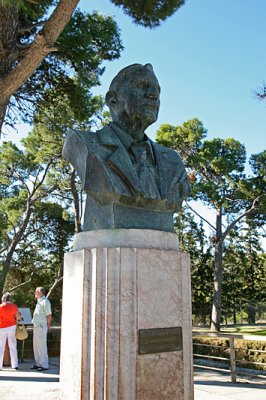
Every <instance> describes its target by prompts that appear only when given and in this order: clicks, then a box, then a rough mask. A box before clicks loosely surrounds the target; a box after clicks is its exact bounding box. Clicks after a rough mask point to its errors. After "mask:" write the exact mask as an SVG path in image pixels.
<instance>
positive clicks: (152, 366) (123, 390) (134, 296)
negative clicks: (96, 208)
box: [60, 231, 193, 400]
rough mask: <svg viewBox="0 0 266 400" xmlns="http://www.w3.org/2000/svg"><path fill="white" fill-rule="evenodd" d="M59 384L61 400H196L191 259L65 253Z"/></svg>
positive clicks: (133, 252)
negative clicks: (193, 364) (194, 391)
mask: <svg viewBox="0 0 266 400" xmlns="http://www.w3.org/2000/svg"><path fill="white" fill-rule="evenodd" d="M148 233H149V231H147V234H148ZM153 234H154V231H153ZM158 234H159V233H158ZM163 234H165V232H164V233H163ZM169 235H172V234H169ZM83 236H84V233H83ZM121 244H123V243H121ZM166 328H167V329H166ZM168 328H170V329H168ZM172 332H178V334H175V333H172ZM169 346H170V347H169ZM60 382H61V392H62V399H64V400H105V399H106V400H107V399H108V400H193V383H192V382H193V380H192V329H191V299H190V266H189V256H188V254H184V253H181V252H179V251H177V250H169V249H168V250H161V249H154V248H148V249H147V248H130V247H122V246H121V247H109V248H104V247H102V248H101V247H98V248H91V249H83V250H77V251H74V252H73V253H68V254H66V255H65V266H64V288H63V315H62V338H61V365H60Z"/></svg>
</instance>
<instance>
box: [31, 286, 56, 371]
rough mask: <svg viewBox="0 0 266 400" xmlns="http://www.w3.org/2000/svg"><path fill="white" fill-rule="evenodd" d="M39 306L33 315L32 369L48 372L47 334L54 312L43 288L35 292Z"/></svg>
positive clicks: (38, 288)
mask: <svg viewBox="0 0 266 400" xmlns="http://www.w3.org/2000/svg"><path fill="white" fill-rule="evenodd" d="M35 298H36V299H37V304H36V307H35V310H34V313H33V319H32V323H33V353H34V359H35V364H34V365H33V366H32V367H31V369H36V370H37V371H46V370H48V368H49V364H48V351H47V332H48V331H49V330H50V326H51V320H52V311H51V303H50V301H49V300H48V299H47V298H46V297H45V290H44V288H43V287H37V288H36V290H35Z"/></svg>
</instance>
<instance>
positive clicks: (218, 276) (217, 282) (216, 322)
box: [211, 210, 223, 332]
mask: <svg viewBox="0 0 266 400" xmlns="http://www.w3.org/2000/svg"><path fill="white" fill-rule="evenodd" d="M221 236H222V213H221V210H220V212H219V213H217V216H216V243H215V256H214V295H213V303H212V314H211V331H212V332H219V331H220V327H221V307H222V301H221V297H222V296H221V295H222V260H223V242H222V240H221Z"/></svg>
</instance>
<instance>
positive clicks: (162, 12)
mask: <svg viewBox="0 0 266 400" xmlns="http://www.w3.org/2000/svg"><path fill="white" fill-rule="evenodd" d="M112 3H114V4H115V5H118V6H120V7H122V8H123V11H124V12H125V13H126V14H128V15H129V16H130V17H132V18H133V20H134V22H135V23H137V24H140V25H143V26H146V27H149V28H154V27H156V26H158V25H160V22H161V21H164V20H165V19H166V18H168V17H169V16H171V15H172V14H173V13H174V12H175V11H176V10H177V9H179V8H180V7H181V6H182V5H183V4H184V3H185V0H165V1H161V0H148V1H144V0H139V1H132V0H112Z"/></svg>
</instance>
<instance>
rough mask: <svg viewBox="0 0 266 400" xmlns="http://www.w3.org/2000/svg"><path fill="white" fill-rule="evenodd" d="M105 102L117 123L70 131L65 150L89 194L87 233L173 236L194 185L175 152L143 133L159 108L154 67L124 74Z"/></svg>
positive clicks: (136, 68)
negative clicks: (104, 231) (177, 214)
mask: <svg viewBox="0 0 266 400" xmlns="http://www.w3.org/2000/svg"><path fill="white" fill-rule="evenodd" d="M105 99H106V104H107V106H108V107H109V109H110V112H111V115H112V120H113V122H112V123H110V124H108V125H106V126H104V127H103V129H101V130H99V131H97V132H82V131H78V130H69V133H68V136H67V139H66V142H65V145H64V148H63V157H64V158H65V159H66V160H68V161H69V162H70V163H71V164H72V165H73V167H74V168H75V169H76V171H77V173H78V175H79V177H80V178H81V182H82V185H83V187H84V189H85V190H86V193H87V200H86V208H85V216H84V223H83V230H84V231H90V230H98V229H119V228H120V229H121V228H127V229H130V228H134V229H138V228H139V229H155V230H161V231H168V232H173V230H174V225H173V213H174V212H177V211H178V210H180V207H181V205H182V201H183V199H184V198H185V196H187V195H188V193H189V192H190V186H189V181H188V177H187V174H186V171H185V168H184V164H183V162H182V160H181V158H180V156H179V155H178V154H177V152H176V151H174V150H172V149H170V148H165V147H162V146H161V145H159V144H157V143H155V142H153V141H152V140H150V139H149V138H148V137H147V136H146V134H145V129H146V128H147V127H148V126H149V125H151V124H153V123H154V122H155V121H156V120H157V117H158V112H159V107H160V86H159V83H158V80H157V78H156V76H155V74H154V71H153V68H152V66H151V64H146V65H141V64H133V65H129V66H128V67H126V68H124V69H122V70H121V71H120V72H119V73H118V74H117V76H116V77H115V78H114V79H113V81H112V82H111V85H110V88H109V91H108V92H107V94H106V98H105Z"/></svg>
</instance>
